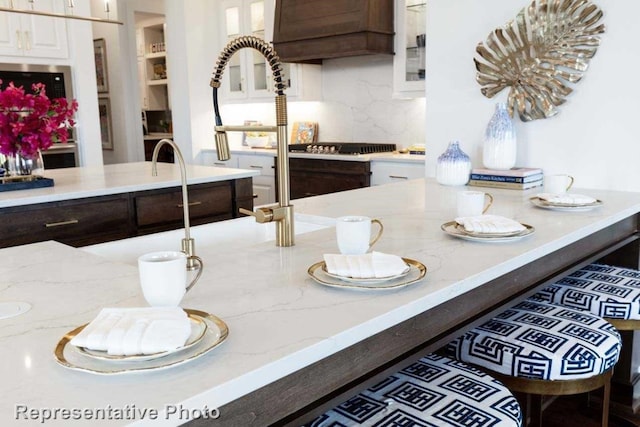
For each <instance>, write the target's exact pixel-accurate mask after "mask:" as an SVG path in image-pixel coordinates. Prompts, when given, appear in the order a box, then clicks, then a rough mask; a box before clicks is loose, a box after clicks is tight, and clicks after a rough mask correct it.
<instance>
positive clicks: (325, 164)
mask: <svg viewBox="0 0 640 427" xmlns="http://www.w3.org/2000/svg"><path fill="white" fill-rule="evenodd" d="M289 170H290V176H289V181H290V187H291V198H292V199H299V198H302V197H309V196H318V195H320V194H328V193H335V192H338V191H345V190H354V189H356V188H362V187H369V186H370V184H371V163H370V162H355V161H354V162H351V161H343V160H325V159H300V158H290V159H289Z"/></svg>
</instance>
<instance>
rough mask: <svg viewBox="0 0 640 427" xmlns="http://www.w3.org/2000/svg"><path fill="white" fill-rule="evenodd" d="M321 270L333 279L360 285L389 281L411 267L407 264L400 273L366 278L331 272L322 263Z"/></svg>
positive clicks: (407, 272) (405, 272)
mask: <svg viewBox="0 0 640 427" xmlns="http://www.w3.org/2000/svg"><path fill="white" fill-rule="evenodd" d="M322 271H323V273H324V274H326V275H327V276H330V277H333V278H334V279H338V280H342V281H344V282H349V283H358V284H361V285H366V284H375V283H382V282H386V281H389V280H393V279H398V278H400V277H404V276H406V275H407V274H409V271H411V267H410V266H408V265H407V268H406V269H405V270H404V271H403V272H402V273H400V274H396V275H395V276H387V277H368V278H361V277H350V276H340V275H338V274H332V273H329V271H327V265H326V264H323V265H322Z"/></svg>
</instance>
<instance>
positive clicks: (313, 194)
mask: <svg viewBox="0 0 640 427" xmlns="http://www.w3.org/2000/svg"><path fill="white" fill-rule="evenodd" d="M304 195H305V196H319V194H316V193H304Z"/></svg>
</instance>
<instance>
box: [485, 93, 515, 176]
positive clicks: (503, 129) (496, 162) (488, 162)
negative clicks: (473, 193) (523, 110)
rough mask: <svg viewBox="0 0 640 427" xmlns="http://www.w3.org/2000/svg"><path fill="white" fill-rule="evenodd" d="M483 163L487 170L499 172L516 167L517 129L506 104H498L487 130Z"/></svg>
mask: <svg viewBox="0 0 640 427" xmlns="http://www.w3.org/2000/svg"><path fill="white" fill-rule="evenodd" d="M482 163H483V164H484V167H485V168H487V169H497V170H507V169H511V168H512V167H514V166H515V165H516V127H515V125H514V124H513V121H512V120H511V116H510V115H509V111H508V110H507V104H506V103H504V102H500V103H498V104H496V109H495V111H494V113H493V116H492V117H491V120H490V121H489V124H488V125H487V129H486V130H485V133H484V145H483V147H482Z"/></svg>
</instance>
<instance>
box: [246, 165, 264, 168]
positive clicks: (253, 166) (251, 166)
mask: <svg viewBox="0 0 640 427" xmlns="http://www.w3.org/2000/svg"><path fill="white" fill-rule="evenodd" d="M249 167H250V168H253V169H262V166H256V165H249Z"/></svg>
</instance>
